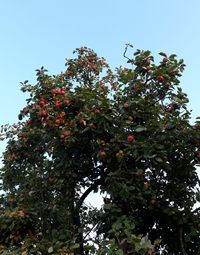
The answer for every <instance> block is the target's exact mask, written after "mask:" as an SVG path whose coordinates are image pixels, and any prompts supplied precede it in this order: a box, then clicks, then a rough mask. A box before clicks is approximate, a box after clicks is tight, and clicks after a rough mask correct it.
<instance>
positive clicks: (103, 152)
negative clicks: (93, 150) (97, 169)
mask: <svg viewBox="0 0 200 255" xmlns="http://www.w3.org/2000/svg"><path fill="white" fill-rule="evenodd" d="M99 156H100V157H101V158H105V157H106V152H105V151H104V150H103V149H101V150H100V151H99Z"/></svg>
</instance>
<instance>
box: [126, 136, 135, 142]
mask: <svg viewBox="0 0 200 255" xmlns="http://www.w3.org/2000/svg"><path fill="white" fill-rule="evenodd" d="M127 141H128V142H133V141H135V137H134V136H133V135H128V136H127Z"/></svg>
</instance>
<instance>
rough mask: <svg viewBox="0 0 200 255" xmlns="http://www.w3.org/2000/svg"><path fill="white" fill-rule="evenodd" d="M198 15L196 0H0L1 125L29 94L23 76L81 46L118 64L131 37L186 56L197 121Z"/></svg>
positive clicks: (185, 82) (58, 66) (58, 64)
mask: <svg viewBox="0 0 200 255" xmlns="http://www.w3.org/2000/svg"><path fill="white" fill-rule="evenodd" d="M199 13H200V1H199V0H190V1H183V0H165V1H164V0H73V1H72V0H71V1H70V0H28V1H27V0H19V1H13V0H6V1H0V89H1V90H0V125H2V124H5V123H10V124H12V123H14V122H16V121H17V115H18V113H19V111H20V109H22V108H23V107H24V106H25V98H26V96H27V95H24V94H23V93H22V92H21V91H20V82H21V81H24V80H29V81H30V82H32V83H34V82H35V69H37V68H40V67H41V66H44V67H45V68H46V69H48V70H49V73H50V74H57V73H59V72H61V71H64V70H65V66H64V64H65V59H66V58H70V57H72V52H73V50H74V49H75V48H76V47H81V46H87V47H90V48H93V49H94V50H95V51H96V52H97V53H98V55H99V56H103V57H105V58H106V59H107V61H108V62H109V63H110V65H111V66H112V67H116V66H120V65H123V64H125V60H124V58H123V51H124V47H125V44H126V43H131V44H133V45H134V48H135V49H138V48H139V49H144V50H147V49H148V50H150V51H152V54H153V55H155V56H156V54H157V53H158V52H160V51H164V52H166V53H167V54H172V53H175V54H177V56H178V58H183V59H184V60H185V63H186V65H187V67H186V70H185V72H184V74H183V77H182V78H181V86H182V88H183V90H184V91H185V92H186V93H187V94H188V97H189V99H190V103H189V108H190V109H192V110H193V112H192V118H193V119H194V118H195V117H196V116H198V115H200V103H199V94H200V93H199V92H200V84H199V78H198V77H199V73H200V49H199V47H200V15H199ZM4 146H5V145H4V143H1V144H0V151H2V150H3V148H4Z"/></svg>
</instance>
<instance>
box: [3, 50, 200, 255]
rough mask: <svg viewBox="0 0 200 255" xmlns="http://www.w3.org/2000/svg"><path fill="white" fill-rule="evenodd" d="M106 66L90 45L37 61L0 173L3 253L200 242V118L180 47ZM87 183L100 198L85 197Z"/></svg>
mask: <svg viewBox="0 0 200 255" xmlns="http://www.w3.org/2000/svg"><path fill="white" fill-rule="evenodd" d="M129 46H130V45H127V47H126V48H125V52H124V57H125V58H126V59H127V63H128V66H127V67H125V68H123V67H119V68H117V69H116V70H115V71H112V70H111V69H110V67H109V66H108V64H107V63H106V61H105V59H103V58H99V57H98V56H97V54H96V53H95V52H94V51H93V50H91V49H89V48H86V47H82V48H79V49H76V50H75V51H74V53H75V54H76V56H75V57H74V59H68V60H67V62H66V70H65V71H64V72H62V73H60V74H58V75H53V76H52V75H49V74H48V72H47V70H45V69H44V68H43V67H42V68H41V69H39V70H36V71H37V73H36V75H37V83H36V85H31V84H29V82H28V81H25V82H23V83H22V88H21V89H22V91H23V92H26V93H27V92H28V93H29V98H28V99H27V105H26V106H25V107H24V108H23V109H22V110H21V112H20V113H19V116H18V117H19V122H18V123H17V124H14V125H11V126H10V125H5V126H2V132H1V139H7V147H6V149H5V152H4V154H3V166H2V168H1V170H0V173H1V179H2V184H1V189H2V190H3V191H4V193H3V194H2V196H1V202H0V204H1V207H0V209H1V210H0V251H1V253H0V254H22V255H26V254H38V255H39V254H42V255H43V254H68V255H69V254H75V255H78V254H79V255H87V254H88V255H89V254H93V255H94V254H97V255H104V254H108V255H123V254H124V255H125V254H132V255H134V254H135V255H137V254H183V255H186V254H191V255H193V254H195V255H198V254H200V246H199V244H200V225H199V222H200V213H199V212H200V208H198V207H196V209H195V208H194V206H195V205H196V202H198V201H200V193H199V178H198V175H197V164H198V162H199V161H200V121H199V120H198V119H197V120H196V122H195V124H191V120H190V111H189V110H188V109H187V103H188V98H187V95H186V94H185V93H184V92H183V91H182V89H181V87H180V86H179V77H180V76H181V74H182V72H183V70H184V67H185V65H184V63H183V60H177V58H176V55H170V56H167V55H166V54H165V53H162V52H161V53H159V54H160V56H161V61H160V62H158V63H155V61H154V58H153V56H152V55H151V52H150V51H141V50H137V51H136V52H135V53H134V55H133V57H132V58H129V57H127V49H129V48H130V47H131V46H130V47H129ZM91 192H100V193H101V195H102V196H103V198H104V204H103V205H102V208H101V209H99V210H98V209H97V208H93V207H92V206H88V205H87V204H86V203H85V199H86V198H87V196H88V195H89V194H90V193H91Z"/></svg>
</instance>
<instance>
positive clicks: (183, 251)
mask: <svg viewBox="0 0 200 255" xmlns="http://www.w3.org/2000/svg"><path fill="white" fill-rule="evenodd" d="M179 241H180V245H181V250H182V253H183V255H187V253H186V251H185V247H184V243H183V229H182V227H181V228H180V229H179Z"/></svg>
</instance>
